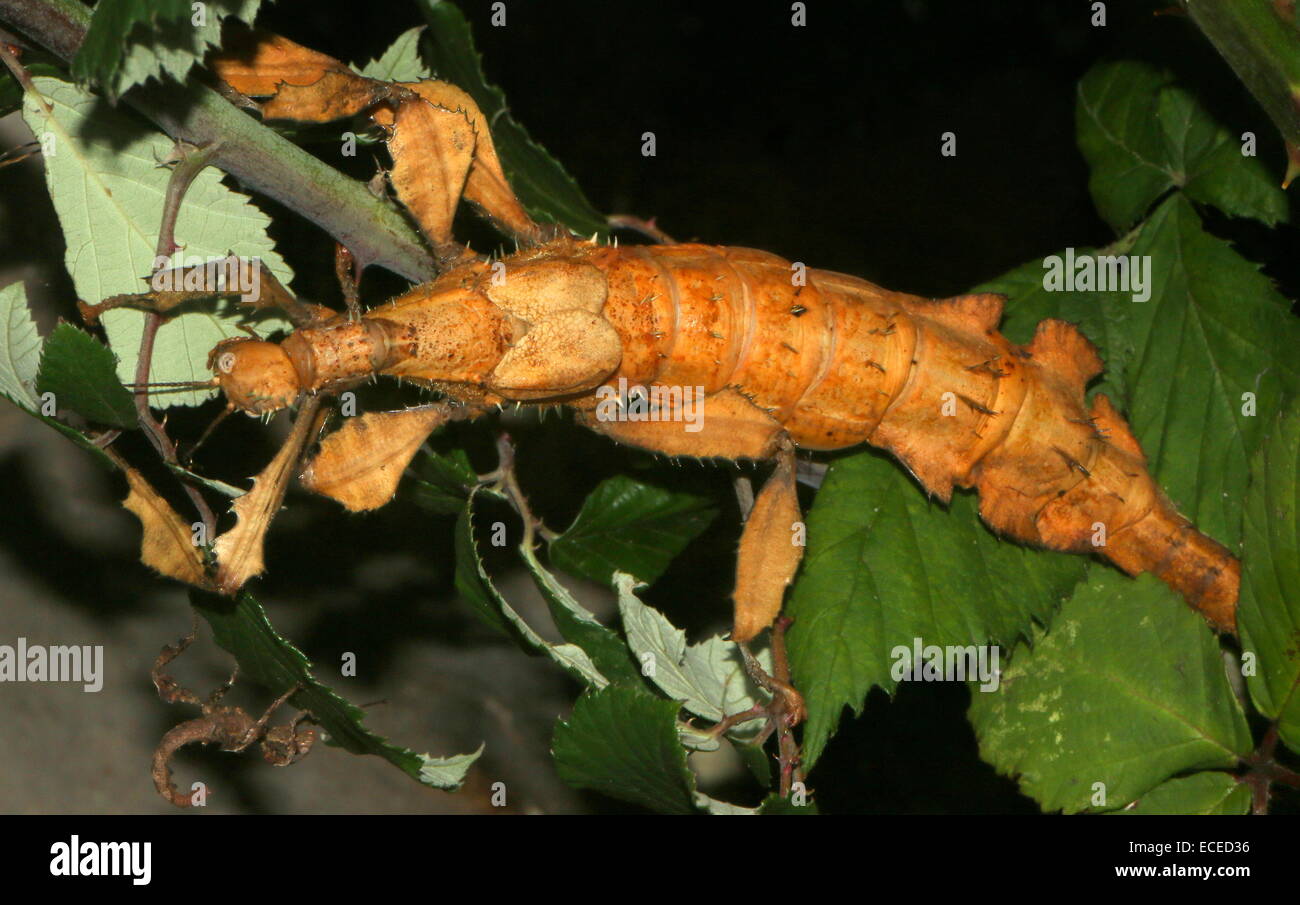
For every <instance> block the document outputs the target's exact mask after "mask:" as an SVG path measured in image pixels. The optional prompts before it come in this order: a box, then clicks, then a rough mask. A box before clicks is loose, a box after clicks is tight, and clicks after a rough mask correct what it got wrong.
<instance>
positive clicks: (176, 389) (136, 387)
mask: <svg viewBox="0 0 1300 905" xmlns="http://www.w3.org/2000/svg"><path fill="white" fill-rule="evenodd" d="M122 386H124V387H126V388H127V389H128V390H130V391H131V392H132V393H153V392H155V391H161V392H164V393H181V392H184V391H186V390H191V391H193V390H215V389H216V388H217V386H218V383H217V379H216V378H215V377H213V378H211V379H209V380H172V381H163V382H160V383H124V384H122Z"/></svg>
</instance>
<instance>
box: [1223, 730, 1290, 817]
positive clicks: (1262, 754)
mask: <svg viewBox="0 0 1300 905" xmlns="http://www.w3.org/2000/svg"><path fill="white" fill-rule="evenodd" d="M1277 741H1278V731H1277V723H1276V722H1274V723H1270V724H1269V727H1268V731H1267V732H1265V733H1264V738H1263V740H1262V741H1261V742H1260V743H1259V747H1258V748H1256V749H1255V751H1254V753H1253V754H1251V755H1250V756H1249V757H1247V758H1245V759H1244V761H1243V762H1244V763H1245V764H1246V766H1247V768H1248V769H1247V770H1246V773H1245V774H1243V775H1242V776H1240V777H1238V779H1237V781H1238V782H1240V783H1244V784H1245V785H1247V786H1249V787H1250V792H1251V802H1252V805H1251V811H1252V812H1253V813H1255V814H1267V813H1268V800H1269V795H1270V793H1271V791H1272V786H1273V783H1281V784H1282V785H1284V786H1290V787H1291V788H1293V789H1300V773H1297V772H1295V771H1294V770H1288V769H1287V768H1286V767H1284V766H1282V765H1281V764H1279V763H1277V762H1276V761H1275V760H1273V755H1274V754H1275V752H1276V751H1277Z"/></svg>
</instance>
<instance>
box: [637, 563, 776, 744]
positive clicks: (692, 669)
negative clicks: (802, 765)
mask: <svg viewBox="0 0 1300 905" xmlns="http://www.w3.org/2000/svg"><path fill="white" fill-rule="evenodd" d="M633 585H634V580H633V578H632V576H630V575H625V574H622V573H620V574H619V575H618V576H617V578H616V580H615V586H616V588H617V589H618V608H619V612H620V613H621V614H622V616H623V630H624V631H625V632H626V633H627V643H628V647H630V648H631V649H632V652H633V653H634V654H635V655H636V658H637V661H638V662H640V663H643V664H645V666H644V667H643V670H644V671H646V672H648V674H649V677H650V679H651V681H653V682H654V683H655V684H656V685H658V686H659V689H660V690H661V691H663V693H664V694H666V695H668V697H670V698H672V699H673V700H676V701H680V702H681V703H682V706H684V707H685V708H686V709H687V710H689V711H691V712H692V713H694V714H697V715H699V716H702V717H704V718H705V719H706V720H710V721H711V722H714V723H716V722H718V721H719V720H721V719H722V718H723V717H727V716H731V715H732V714H736V713H740V712H742V711H745V710H749V709H751V708H753V707H754V706H755V705H756V704H758V703H760V702H762V703H766V702H767V701H768V700H770V699H771V695H769V694H767V693H766V692H764V691H762V690H760V689H759V688H757V687H756V686H755V685H754V683H753V680H751V679H750V678H749V675H748V674H747V673H746V672H745V664H744V661H743V660H742V659H741V656H740V649H739V648H738V647H737V646H736V643H735V642H734V641H724V640H723V639H722V638H721V637H718V636H714V637H712V638H710V639H708V640H707V641H703V642H701V643H699V644H689V645H688V644H687V643H686V633H685V632H683V631H682V630H681V629H679V628H676V627H674V626H673V624H672V623H671V622H669V621H668V620H667V619H666V618H665V617H664V615H663V614H662V613H660V612H659V611H658V610H655V609H653V608H652V607H648V606H646V605H645V604H644V603H642V602H641V601H640V600H638V599H637V598H636V595H635V594H633V593H632V588H633ZM756 656H757V658H758V661H759V663H760V664H762V666H763V669H764V670H765V671H766V672H767V673H768V674H769V675H770V674H771V672H772V652H771V651H770V650H763V651H762V652H760V653H759V654H756ZM751 725H752V728H753V729H755V730H757V729H761V728H762V725H761V722H759V721H755V722H754V723H753V724H751Z"/></svg>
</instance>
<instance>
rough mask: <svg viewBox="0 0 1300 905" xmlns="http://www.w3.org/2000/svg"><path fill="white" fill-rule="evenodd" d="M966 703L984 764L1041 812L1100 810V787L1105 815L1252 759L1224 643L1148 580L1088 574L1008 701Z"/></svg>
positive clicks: (1018, 662)
mask: <svg viewBox="0 0 1300 905" xmlns="http://www.w3.org/2000/svg"><path fill="white" fill-rule="evenodd" d="M971 697H972V699H973V700H972V703H971V708H970V719H971V723H972V725H973V726H974V727H975V733H976V735H977V736H978V737H979V745H980V755H981V756H982V757H983V758H984V759H985V760H986V761H988V762H989V763H991V764H993V766H994V767H996V768H997V770H998V772H1000V773H1003V774H1005V775H1007V776H1012V777H1016V778H1018V780H1019V783H1020V789H1021V791H1022V792H1024V793H1025V794H1026V795H1029V796H1030V797H1032V798H1033V799H1034V800H1036V801H1037V802H1038V803H1039V805H1040V806H1041V807H1042V808H1043V810H1044V811H1055V810H1064V811H1066V812H1069V813H1073V812H1077V811H1083V810H1089V809H1093V807H1094V806H1093V804H1092V799H1093V796H1094V795H1096V794H1097V791H1098V787H1095V785H1094V784H1096V783H1102V784H1103V785H1104V790H1105V796H1106V798H1105V801H1106V804H1105V805H1101V806H1098V807H1097V808H1096V809H1097V810H1110V809H1113V808H1115V807H1117V806H1120V805H1121V804H1122V803H1126V802H1131V801H1133V800H1134V799H1136V798H1138V797H1139V796H1141V795H1144V794H1145V793H1146V792H1147V791H1149V790H1150V789H1153V788H1155V787H1156V786H1157V785H1158V784H1159V783H1161V782H1163V781H1165V780H1166V779H1168V778H1170V777H1171V776H1175V775H1177V774H1181V773H1187V772H1191V771H1194V770H1207V769H1230V768H1232V767H1234V766H1235V765H1236V763H1237V761H1238V758H1239V757H1243V756H1245V755H1247V754H1249V753H1250V747H1251V738H1250V731H1249V730H1248V729H1247V727H1246V720H1245V716H1244V715H1243V714H1242V712H1241V708H1240V706H1238V704H1237V700H1236V698H1235V697H1234V696H1233V693H1232V689H1231V687H1230V686H1229V684H1228V680H1227V677H1226V675H1225V674H1224V668H1223V659H1222V656H1221V654H1220V651H1219V645H1218V641H1217V639H1216V638H1215V637H1214V635H1213V634H1212V633H1211V632H1210V631H1209V630H1208V629H1207V628H1206V626H1205V623H1204V621H1203V620H1202V619H1201V617H1200V616H1198V615H1197V614H1196V613H1194V612H1192V610H1191V609H1190V608H1188V606H1187V605H1186V604H1185V603H1184V602H1183V601H1182V599H1181V598H1179V597H1178V595H1176V594H1175V593H1174V592H1173V591H1170V590H1169V589H1168V588H1166V587H1165V586H1164V585H1163V584H1161V583H1160V581H1158V580H1157V579H1156V578H1154V577H1153V576H1150V575H1143V576H1141V577H1139V578H1137V579H1132V578H1128V577H1126V576H1124V575H1123V574H1121V573H1119V572H1117V571H1115V570H1113V569H1109V568H1104V567H1100V566H1098V567H1095V568H1093V569H1092V570H1091V571H1090V572H1089V576H1088V580H1087V582H1086V583H1085V584H1083V585H1081V586H1080V588H1079V590H1078V591H1077V592H1076V593H1075V595H1074V597H1072V598H1071V599H1070V600H1069V601H1068V602H1067V603H1066V604H1065V605H1064V606H1063V607H1062V608H1061V612H1060V613H1059V614H1058V615H1057V617H1056V619H1055V620H1054V621H1053V622H1052V626H1051V629H1050V631H1048V632H1047V633H1045V634H1044V633H1041V632H1039V633H1036V637H1035V639H1034V642H1033V649H1032V650H1031V649H1029V648H1028V647H1027V646H1025V645H1023V644H1021V645H1019V646H1017V648H1016V651H1015V653H1014V655H1013V656H1012V658H1011V665H1010V667H1007V668H1004V669H1003V670H1002V680H1001V689H1000V690H999V691H997V692H994V693H980V692H979V691H978V690H975V689H974V688H972V693H971Z"/></svg>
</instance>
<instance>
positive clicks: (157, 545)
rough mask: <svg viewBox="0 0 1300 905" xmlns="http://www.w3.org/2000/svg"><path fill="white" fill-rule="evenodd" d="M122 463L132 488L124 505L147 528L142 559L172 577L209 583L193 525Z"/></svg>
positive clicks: (206, 585)
mask: <svg viewBox="0 0 1300 905" xmlns="http://www.w3.org/2000/svg"><path fill="white" fill-rule="evenodd" d="M119 464H120V465H121V466H122V470H123V472H124V473H125V474H126V480H127V485H128V487H129V488H130V493H128V494H127V497H126V500H124V501H123V503H122V506H123V508H125V509H126V510H127V511H129V512H131V513H132V514H134V515H135V517H136V518H138V519H139V520H140V525H141V527H142V528H143V529H144V534H143V536H142V537H141V540H140V562H142V563H144V564H145V565H146V566H148V567H149V568H151V569H153V570H154V571H156V572H159V573H160V574H162V575H166V576H167V577H168V578H175V579H176V580H177V581H183V582H185V583H186V584H192V585H195V586H196V587H200V588H206V587H208V586H209V582H208V578H207V574H206V572H205V571H204V568H203V557H202V555H201V554H200V553H199V548H198V547H196V546H195V545H194V542H193V532H192V529H191V527H190V526H189V525H187V524H186V523H185V522H184V520H182V519H181V517H180V516H179V515H177V514H176V510H175V509H173V508H172V507H171V505H170V504H169V503H168V502H167V501H166V500H164V499H163V498H162V497H161V496H159V495H158V491H156V490H154V489H153V486H152V485H151V484H150V483H149V482H148V481H147V480H145V479H144V477H142V476H141V475H140V473H139V472H138V471H136V470H135V469H134V468H132V467H131V466H129V465H126V464H125V463H119Z"/></svg>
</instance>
